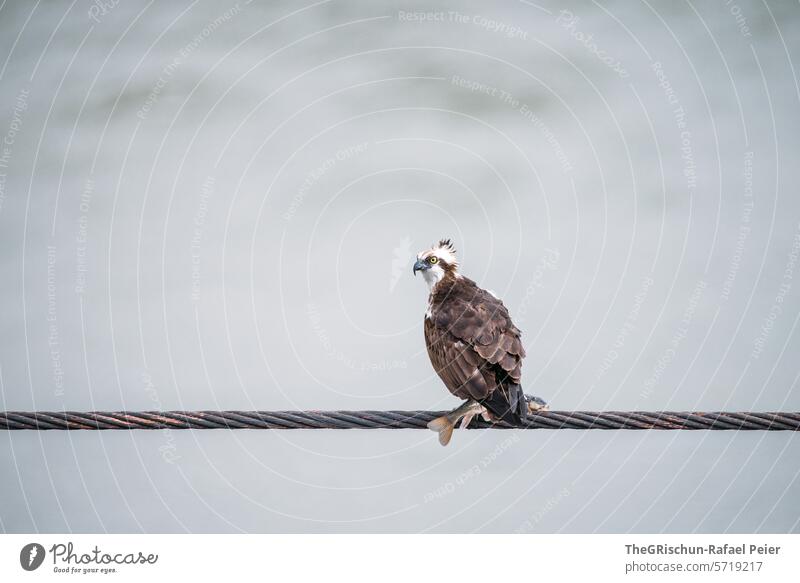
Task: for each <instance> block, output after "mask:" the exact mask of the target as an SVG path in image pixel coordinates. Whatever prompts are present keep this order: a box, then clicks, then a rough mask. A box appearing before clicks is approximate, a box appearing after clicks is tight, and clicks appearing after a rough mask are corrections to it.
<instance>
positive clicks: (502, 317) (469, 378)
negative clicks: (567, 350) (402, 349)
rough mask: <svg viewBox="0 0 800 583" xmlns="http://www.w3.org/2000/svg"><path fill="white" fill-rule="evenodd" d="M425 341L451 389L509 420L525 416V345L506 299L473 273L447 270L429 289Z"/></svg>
mask: <svg viewBox="0 0 800 583" xmlns="http://www.w3.org/2000/svg"><path fill="white" fill-rule="evenodd" d="M425 342H426V344H427V347H428V355H429V356H430V359H431V363H432V364H433V368H434V369H435V370H436V372H437V374H438V375H439V377H440V378H441V379H442V381H443V382H444V384H445V386H447V388H448V390H449V391H450V392H451V393H453V394H454V395H455V396H457V397H459V398H462V399H470V398H471V399H475V400H476V401H479V402H481V403H483V404H484V406H486V408H487V409H489V410H490V411H491V412H492V413H494V414H495V416H497V417H500V418H502V419H503V420H505V421H508V422H510V423H517V422H519V421H520V419H521V418H522V419H524V417H525V411H526V410H527V405H526V403H525V397H524V394H523V392H522V388H521V387H520V380H521V377H522V359H523V358H525V349H524V348H523V346H522V342H521V340H520V331H519V329H518V328H517V327H516V326H514V324H513V323H512V322H511V317H510V316H509V315H508V310H507V309H506V307H505V306H504V305H503V302H502V301H500V300H499V299H497V298H496V297H495V296H494V295H492V294H490V293H489V292H487V291H486V290H483V289H481V288H480V287H478V286H477V285H476V284H475V282H474V281H472V280H471V279H468V278H466V277H463V276H460V275H455V274H454V273H447V275H446V276H445V277H444V279H442V280H441V281H440V282H439V283H437V284H436V286H435V287H434V288H433V291H432V292H431V297H430V311H429V313H428V315H426V318H425Z"/></svg>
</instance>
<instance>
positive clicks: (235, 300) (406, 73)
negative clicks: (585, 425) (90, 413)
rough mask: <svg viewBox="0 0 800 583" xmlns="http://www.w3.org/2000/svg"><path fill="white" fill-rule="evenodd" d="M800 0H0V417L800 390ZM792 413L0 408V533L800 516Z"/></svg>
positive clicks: (628, 402) (730, 399)
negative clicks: (500, 308)
mask: <svg viewBox="0 0 800 583" xmlns="http://www.w3.org/2000/svg"><path fill="white" fill-rule="evenodd" d="M798 17H800V7H799V6H798V4H797V2H775V1H770V2H748V1H744V0H733V1H731V2H723V1H719V2H710V3H698V4H696V5H695V4H692V3H683V2H681V3H667V4H664V3H657V4H651V3H648V2H642V3H629V2H606V1H604V2H601V3H592V4H587V3H571V5H569V4H568V5H566V8H564V5H562V4H561V3H555V2H547V1H545V2H541V3H531V2H512V1H506V2H502V3H497V4H492V5H491V6H487V5H485V4H484V3H479V2H469V3H464V2H447V1H443V2H436V3H423V2H410V3H395V2H374V1H370V2H367V1H364V2H342V1H338V0H334V1H327V2H326V1H321V2H316V3H309V4H303V5H301V4H295V3H274V2H270V3H266V2H256V1H254V2H251V3H250V2H244V1H240V2H238V3H231V2H200V1H195V2H184V1H180V2H169V3H166V4H165V3H161V4H156V3H153V2H150V3H146V4H145V3H135V2H128V1H127V0H119V1H118V2H116V1H111V0H109V1H106V2H103V1H102V0H98V1H97V2H95V3H91V2H88V1H86V0H77V1H75V2H72V3H71V4H70V3H58V2H45V3H39V2H37V3H35V4H34V3H30V2H19V1H14V0H9V1H6V2H3V4H2V5H1V6H0V95H2V99H0V139H1V140H2V144H1V145H0V266H2V273H3V274H4V275H3V277H2V278H0V299H1V300H2V310H1V311H0V319H1V320H0V321H1V322H2V324H0V325H1V326H2V337H1V339H0V397H1V398H2V402H0V409H6V410H60V409H68V410H92V409H99V410H103V409H105V410H118V409H131V410H142V409H144V410H148V409H149V410H152V409H218V408H224V409H267V410H269V409H308V408H315V409H333V408H337V409H441V408H445V407H448V408H449V407H452V406H455V405H456V404H457V401H456V400H455V399H454V398H453V397H451V396H450V395H449V393H447V391H446V390H445V389H444V387H443V385H442V384H441V382H440V381H439V380H438V378H436V377H435V375H434V373H433V371H432V368H431V366H430V364H429V362H428V357H427V354H426V353H425V348H424V343H423V337H422V317H423V313H424V311H425V305H426V300H427V289H426V286H425V284H424V283H423V282H422V281H421V279H420V278H417V279H414V278H413V277H412V276H411V263H412V261H411V259H412V256H413V255H414V254H416V252H417V251H419V250H420V249H424V248H427V247H428V246H429V245H430V244H431V243H432V242H433V241H434V240H436V239H438V238H440V237H451V238H452V239H453V241H454V242H455V244H456V246H457V248H458V251H459V255H460V258H461V261H462V271H463V273H465V274H466V275H468V276H470V277H472V278H473V279H475V280H477V281H478V282H479V283H480V284H481V285H483V286H484V287H486V288H489V289H493V290H495V291H496V292H497V294H498V295H500V297H502V298H503V299H504V301H505V303H506V305H507V306H508V308H509V310H510V312H511V314H512V316H513V317H514V319H515V321H516V323H517V324H518V326H519V327H520V328H522V330H523V331H524V340H525V342H526V348H527V351H528V358H527V359H526V361H525V366H524V369H523V372H524V376H523V381H524V385H525V387H526V391H527V392H529V393H532V394H536V395H539V396H541V397H543V398H545V399H546V400H548V401H549V402H550V403H551V405H552V406H553V407H554V408H557V409H640V410H660V409H673V410H689V409H696V410H798V409H800V389H799V388H798V373H800V363H798V349H800V333H798V331H797V325H798V318H800V284H798V281H797V278H798V277H800V266H799V265H798V263H797V262H798V254H799V253H800V198H798V189H797V184H798V182H800V168H799V165H798V162H797V161H798V155H799V154H800V138H798V134H800V132H799V131H798V130H800V116H799V115H798V112H800V89H798V80H797V69H798V65H797V64H796V63H795V61H796V58H797V56H798V50H799V49H800V34H798V32H800V30H798V28H799V25H800V20H799V18H798ZM798 460H800V440H799V439H798V438H797V436H795V435H790V434H781V433H771V434H765V433H746V434H745V433H743V434H740V435H736V434H731V433H726V432H714V433H706V434H704V433H688V432H687V433H683V432H665V433H657V432H651V433H647V432H617V433H614V432H609V433H605V432H584V433H581V432H570V431H554V432H547V431H528V432H503V431H481V432H477V431H474V432H457V433H456V435H455V436H454V439H453V442H452V443H451V445H450V447H448V448H447V449H443V448H441V447H440V446H439V445H438V443H437V442H436V437H435V435H434V434H432V433H431V432H427V431H369V432H366V431H307V432H261V431H237V432H225V431H213V432H212V431H198V432H174V431H173V432H169V431H165V432H132V433H125V432H120V433H112V432H87V433H65V432H50V433H34V432H16V433H13V434H12V433H2V434H0V464H2V466H1V467H2V470H3V471H2V480H0V529H2V530H3V531H6V532H24V531H42V532H51V531H74V532H91V531H101V532H102V531H108V532H141V531H144V532H184V531H191V532H239V531H247V532H398V531H399V532H421V531H425V532H474V531H481V532H695V531H696V532H755V531H757V532H797V531H798V530H800V522H799V521H800V501H799V500H800V482H798V473H799V472H800V461H798Z"/></svg>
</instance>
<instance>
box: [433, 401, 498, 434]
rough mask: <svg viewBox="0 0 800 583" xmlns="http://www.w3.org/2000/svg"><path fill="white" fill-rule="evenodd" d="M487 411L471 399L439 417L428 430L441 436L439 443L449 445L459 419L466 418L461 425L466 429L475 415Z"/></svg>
mask: <svg viewBox="0 0 800 583" xmlns="http://www.w3.org/2000/svg"><path fill="white" fill-rule="evenodd" d="M485 410H486V409H484V407H483V405H481V404H480V403H478V402H477V401H473V400H472V399H470V400H468V401H466V402H464V403H463V404H461V405H459V406H458V407H456V408H455V409H453V410H452V411H450V412H449V413H447V414H445V415H442V416H441V417H437V418H436V419H434V420H433V421H431V422H429V423H428V429H430V430H431V431H435V432H437V433H438V434H439V443H441V444H442V445H447V444H448V443H450V438H451V437H452V435H453V428H454V427H455V425H456V423H458V421H459V419H461V418H464V421H463V422H462V423H461V427H462V428H463V427H466V426H467V425H469V422H470V421H472V418H473V417H475V415H480V414H481V413H483V412H484V411H485Z"/></svg>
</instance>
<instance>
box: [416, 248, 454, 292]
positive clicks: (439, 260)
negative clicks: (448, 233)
mask: <svg viewBox="0 0 800 583" xmlns="http://www.w3.org/2000/svg"><path fill="white" fill-rule="evenodd" d="M418 271H421V272H422V277H423V278H425V281H426V282H427V283H428V286H429V287H431V288H433V286H434V285H436V284H437V283H439V282H440V281H441V280H442V279H444V277H445V276H446V275H448V274H450V275H455V274H456V273H457V271H458V261H457V260H456V249H455V247H453V244H452V243H451V242H450V239H442V240H441V241H439V242H438V243H436V244H435V245H433V246H432V247H431V248H430V249H428V250H426V251H420V252H419V253H418V254H417V261H416V262H415V263H414V275H417V272H418Z"/></svg>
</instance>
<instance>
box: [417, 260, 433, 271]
mask: <svg viewBox="0 0 800 583" xmlns="http://www.w3.org/2000/svg"><path fill="white" fill-rule="evenodd" d="M430 268H431V266H430V264H429V263H428V262H427V261H425V260H424V259H417V262H416V263H415V264H414V275H417V272H418V271H425V270H426V269H430Z"/></svg>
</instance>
